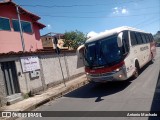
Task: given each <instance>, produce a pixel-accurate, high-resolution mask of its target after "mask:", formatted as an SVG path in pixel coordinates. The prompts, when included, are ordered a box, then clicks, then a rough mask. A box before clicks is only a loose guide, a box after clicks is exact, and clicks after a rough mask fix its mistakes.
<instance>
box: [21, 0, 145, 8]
mask: <svg viewBox="0 0 160 120" xmlns="http://www.w3.org/2000/svg"><path fill="white" fill-rule="evenodd" d="M140 1H144V0H137V1H135V0H132V1H128V2H121V3H116V4H124V3H132V2H140ZM106 5H108V4H81V5H78V4H74V5H38V4H37V5H27V4H26V5H25V4H24V5H23V4H22V5H20V6H26V7H44V8H54V7H55V8H62V7H63V8H70V7H93V6H106Z"/></svg>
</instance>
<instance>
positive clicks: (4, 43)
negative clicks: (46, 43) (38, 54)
mask: <svg viewBox="0 0 160 120" xmlns="http://www.w3.org/2000/svg"><path fill="white" fill-rule="evenodd" d="M19 11H20V18H21V25H22V30H23V38H24V43H25V51H36V50H37V49H42V48H43V47H42V43H41V40H40V29H43V28H44V27H46V26H45V25H43V24H41V23H39V22H38V20H39V19H40V17H39V16H37V15H35V14H33V13H30V12H28V11H27V10H25V9H23V8H22V7H19ZM11 51H13V52H18V51H23V49H22V42H21V37H20V30H19V23H18V14H17V11H16V4H15V3H14V2H12V1H11V0H8V1H6V2H0V53H8V52H11Z"/></svg>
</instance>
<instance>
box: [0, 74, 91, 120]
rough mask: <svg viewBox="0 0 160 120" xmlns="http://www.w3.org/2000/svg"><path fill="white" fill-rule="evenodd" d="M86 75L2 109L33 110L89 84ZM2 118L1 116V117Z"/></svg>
mask: <svg viewBox="0 0 160 120" xmlns="http://www.w3.org/2000/svg"><path fill="white" fill-rule="evenodd" d="M87 83H88V82H87V79H86V75H82V76H80V77H77V78H75V79H73V80H70V81H68V82H66V87H65V85H64V84H63V83H62V84H60V85H58V86H57V87H54V88H49V89H48V90H46V91H44V92H43V93H42V94H40V95H35V96H33V97H30V98H28V99H24V100H22V101H20V102H18V103H15V104H13V105H9V106H4V107H2V111H31V110H33V109H35V108H37V107H38V106H40V105H43V104H44V103H46V102H49V101H50V100H54V99H55V98H58V97H61V96H63V95H64V94H66V93H68V92H70V91H72V90H74V89H77V88H79V87H81V86H83V85H85V84H87ZM0 119H1V118H0Z"/></svg>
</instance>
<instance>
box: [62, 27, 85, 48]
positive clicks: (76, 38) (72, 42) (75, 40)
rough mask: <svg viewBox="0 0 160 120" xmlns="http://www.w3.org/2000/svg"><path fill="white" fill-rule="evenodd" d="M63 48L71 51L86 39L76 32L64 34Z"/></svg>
mask: <svg viewBox="0 0 160 120" xmlns="http://www.w3.org/2000/svg"><path fill="white" fill-rule="evenodd" d="M64 38H65V40H64V46H65V47H68V48H72V49H77V48H78V46H80V45H82V44H84V43H85V41H86V39H87V37H86V35H85V34H84V33H83V32H80V31H78V30H75V31H70V32H65V33H64Z"/></svg>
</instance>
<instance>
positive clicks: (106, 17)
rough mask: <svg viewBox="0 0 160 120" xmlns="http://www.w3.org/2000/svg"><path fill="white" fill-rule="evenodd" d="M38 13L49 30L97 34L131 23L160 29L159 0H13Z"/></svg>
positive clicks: (42, 31)
mask: <svg viewBox="0 0 160 120" xmlns="http://www.w3.org/2000/svg"><path fill="white" fill-rule="evenodd" d="M14 1H15V2H16V3H17V4H19V5H22V7H24V8H25V9H27V10H28V11H30V12H32V13H35V14H37V15H39V16H40V17H41V20H40V22H42V23H43V24H45V25H46V26H47V27H46V28H44V29H43V30H41V35H43V34H46V33H48V32H56V33H64V32H65V31H71V30H76V29H77V30H79V31H82V32H84V33H86V34H87V33H89V35H91V36H92V35H96V34H99V33H102V32H104V31H106V30H109V29H112V28H115V27H120V26H130V27H136V28H138V29H142V30H144V31H147V32H151V33H153V34H154V33H156V32H157V31H158V30H160V0H38V2H37V0H32V1H24V0H14Z"/></svg>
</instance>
